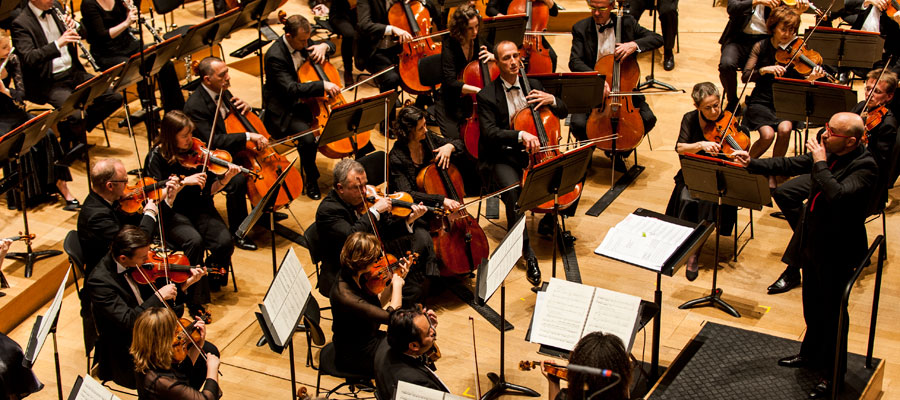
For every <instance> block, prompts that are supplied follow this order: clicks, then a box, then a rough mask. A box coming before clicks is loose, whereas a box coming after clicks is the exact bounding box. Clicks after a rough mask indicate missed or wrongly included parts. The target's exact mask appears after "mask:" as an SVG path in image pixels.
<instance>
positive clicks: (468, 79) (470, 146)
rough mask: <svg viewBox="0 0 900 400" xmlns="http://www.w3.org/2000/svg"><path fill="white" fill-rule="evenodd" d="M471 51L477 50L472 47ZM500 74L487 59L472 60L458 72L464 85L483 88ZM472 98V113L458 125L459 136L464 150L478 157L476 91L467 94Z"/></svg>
mask: <svg viewBox="0 0 900 400" xmlns="http://www.w3.org/2000/svg"><path fill="white" fill-rule="evenodd" d="M473 51H478V49H474V50H473ZM498 76H500V68H498V67H497V63H496V62H493V61H489V62H487V63H483V62H481V60H473V61H472V62H470V63H469V64H468V65H466V68H465V69H463V70H462V72H461V73H460V80H461V81H463V83H465V84H466V85H472V86H475V87H477V88H479V89H484V87H485V86H487V85H488V83H490V82H491V81H493V80H494V79H497V77H498ZM469 96H471V99H472V114H471V115H470V116H469V117H468V118H466V122H465V123H463V125H462V126H461V127H460V132H459V133H460V137H462V138H463V141H464V143H465V144H466V151H468V152H469V154H471V155H472V157H475V159H478V140H479V138H480V137H481V124H480V123H479V122H478V99H477V97H478V96H477V93H472V94H469Z"/></svg>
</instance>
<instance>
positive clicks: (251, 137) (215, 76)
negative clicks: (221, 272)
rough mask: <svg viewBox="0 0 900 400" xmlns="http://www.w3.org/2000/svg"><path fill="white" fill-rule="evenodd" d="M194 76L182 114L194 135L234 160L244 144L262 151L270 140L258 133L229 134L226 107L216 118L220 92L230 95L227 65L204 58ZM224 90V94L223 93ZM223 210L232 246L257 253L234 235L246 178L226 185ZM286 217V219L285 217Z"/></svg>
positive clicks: (240, 104)
mask: <svg viewBox="0 0 900 400" xmlns="http://www.w3.org/2000/svg"><path fill="white" fill-rule="evenodd" d="M196 73H197V76H198V77H199V79H200V87H199V88H197V89H196V90H194V91H193V92H192V93H191V95H190V96H189V97H188V99H187V102H186V103H185V104H184V114H185V115H187V116H188V117H189V118H190V119H191V121H193V123H194V126H195V127H196V129H194V132H193V134H194V136H195V137H197V138H198V139H200V140H202V141H203V143H204V144H207V143H209V135H210V134H212V136H213V138H212V148H213V149H223V150H225V151H228V152H229V153H231V154H232V155H233V156H235V157H239V154H240V152H241V151H242V150H244V149H245V148H246V145H247V142H253V144H255V145H256V146H257V148H260V149H263V148H265V147H266V146H268V144H269V141H268V140H267V139H266V138H265V137H264V136H263V135H260V134H259V133H253V132H243V133H240V132H232V133H228V130H227V129H226V128H225V120H224V117H225V116H226V115H227V114H228V112H230V111H229V106H227V105H225V103H224V99H223V103H222V106H221V107H222V108H221V110H220V111H219V113H218V116H216V104H217V102H218V98H219V93H227V94H229V95H230V94H231V92H230V91H229V90H228V88H229V87H231V75H229V74H228V66H227V65H226V64H225V63H224V62H223V61H222V60H221V59H219V58H216V57H206V58H204V59H203V60H201V61H200V63H199V64H197V68H196ZM223 91H224V92H223ZM231 100H232V102H233V103H234V105H235V107H237V109H238V110H240V111H241V112H243V113H245V114H246V113H248V112H251V111H250V105H248V104H247V103H246V102H244V101H243V100H241V99H239V98H237V97H231ZM216 118H217V120H216V121H215V126H216V132H215V133H211V132H210V131H211V130H212V127H213V120H214V119H216ZM222 190H223V191H225V210H226V212H227V213H228V231H229V232H230V233H231V234H232V237H233V238H234V244H235V246H237V247H238V248H240V249H243V250H256V248H257V247H256V243H253V240H251V239H250V238H249V237H245V238H238V237H237V236H234V233H235V232H236V231H237V229H238V227H240V226H241V222H243V221H244V218H247V177H245V176H244V175H242V174H238V175H235V176H234V177H233V178H231V180H230V181H229V182H228V185H226V186H225V188H224V189H222ZM285 217H286V216H285Z"/></svg>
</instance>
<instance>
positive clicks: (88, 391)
mask: <svg viewBox="0 0 900 400" xmlns="http://www.w3.org/2000/svg"><path fill="white" fill-rule="evenodd" d="M78 378H79V379H80V380H81V386H80V387H79V388H78V393H77V394H75V396H74V397H72V396H71V395H70V396H69V399H68V400H119V398H118V397H116V395H114V394H112V392H110V391H109V389H107V388H106V387H104V386H103V385H101V384H100V382H97V381H96V380H94V378H91V376H90V375H85V376H83V377H82V376H79V377H78ZM76 386H77V383H76Z"/></svg>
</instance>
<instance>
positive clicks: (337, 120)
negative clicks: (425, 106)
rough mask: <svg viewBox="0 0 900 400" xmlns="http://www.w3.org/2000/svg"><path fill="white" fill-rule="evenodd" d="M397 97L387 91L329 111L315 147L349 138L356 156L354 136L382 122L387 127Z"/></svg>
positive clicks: (395, 93)
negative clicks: (389, 114)
mask: <svg viewBox="0 0 900 400" xmlns="http://www.w3.org/2000/svg"><path fill="white" fill-rule="evenodd" d="M398 95H399V93H397V91H396V90H389V91H387V92H384V93H380V94H378V95H375V96H372V97H366V98H364V99H359V100H357V101H354V102H352V103H347V104H344V105H341V106H338V107H335V108H334V109H332V110H331V114H330V115H329V117H328V122H326V123H325V127H324V128H322V134H321V135H319V138H318V144H317V145H318V146H319V147H322V146H324V145H326V144H328V143H332V142H336V141H338V140H341V139H345V138H350V143H351V144H352V145H353V154H354V155H355V156H358V154H357V153H358V151H359V148H357V143H356V140H355V136H356V135H357V134H359V133H361V132H366V131H369V130H372V129H375V128H377V127H378V124H380V123H381V122H382V121H385V125H387V121H388V113H389V112H390V109H391V107H392V105H393V104H394V103H395V102H396V101H397V96H398ZM385 137H387V132H385ZM385 179H387V177H385Z"/></svg>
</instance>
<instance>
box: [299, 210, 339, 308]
mask: <svg viewBox="0 0 900 400" xmlns="http://www.w3.org/2000/svg"><path fill="white" fill-rule="evenodd" d="M303 238H304V239H306V250H308V251H309V259H310V260H311V261H312V263H313V266H315V267H316V288H317V289H319V293H321V294H322V296H325V297H326V298H328V297H329V296H330V295H331V287H332V286H333V285H334V282H335V281H336V277H334V276H331V274H329V273H328V271H323V272H324V273H323V272H320V271H319V267H320V266H321V265H322V256H321V255H320V254H319V250H318V245H319V227H318V226H317V225H316V223H315V222H313V223H312V224H311V225H309V227H308V228H306V232H303ZM323 278H324V282H323ZM323 283H324V284H323Z"/></svg>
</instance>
